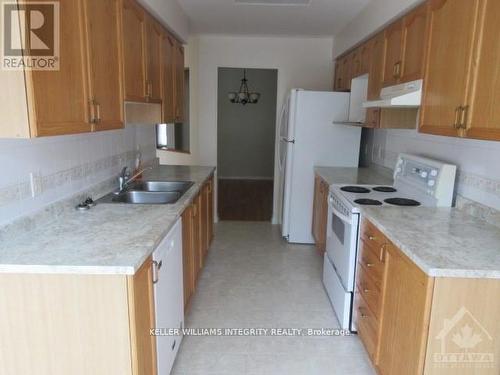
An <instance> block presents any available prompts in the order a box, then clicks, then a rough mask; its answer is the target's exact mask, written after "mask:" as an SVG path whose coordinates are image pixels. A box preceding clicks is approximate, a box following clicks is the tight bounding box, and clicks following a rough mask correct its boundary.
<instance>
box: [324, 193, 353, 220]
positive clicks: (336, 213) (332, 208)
mask: <svg viewBox="0 0 500 375" xmlns="http://www.w3.org/2000/svg"><path fill="white" fill-rule="evenodd" d="M328 203H329V204H328V205H329V206H330V209H331V210H332V213H333V214H334V215H335V216H337V217H338V218H339V219H340V220H342V221H343V222H344V223H347V224H352V219H350V218H349V217H348V216H346V215H344V214H342V213H341V212H340V211H338V210H337V209H336V208H335V206H334V205H333V199H332V197H328Z"/></svg>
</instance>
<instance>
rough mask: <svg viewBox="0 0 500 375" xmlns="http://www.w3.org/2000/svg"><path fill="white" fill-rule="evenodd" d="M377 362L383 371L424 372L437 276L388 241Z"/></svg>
mask: <svg viewBox="0 0 500 375" xmlns="http://www.w3.org/2000/svg"><path fill="white" fill-rule="evenodd" d="M385 264H386V275H385V277H386V279H385V284H384V291H385V293H384V300H383V304H382V313H381V317H382V319H381V325H380V343H379V345H380V348H379V355H378V361H377V366H378V368H379V370H380V372H381V373H382V374H398V375H406V374H408V375H410V374H415V375H416V374H422V371H423V367H424V361H425V355H424V353H425V347H426V342H427V333H428V326H429V315H430V302H431V298H432V287H433V279H431V278H429V277H428V276H427V275H425V274H424V273H423V272H422V271H421V270H420V269H419V268H417V267H416V266H415V264H413V263H412V262H411V261H410V260H409V259H407V258H406V257H405V256H404V255H403V254H402V253H401V252H400V251H399V250H398V249H396V248H395V247H393V246H392V245H390V244H389V245H387V251H386V253H385Z"/></svg>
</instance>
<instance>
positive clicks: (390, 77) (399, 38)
mask: <svg viewBox="0 0 500 375" xmlns="http://www.w3.org/2000/svg"><path fill="white" fill-rule="evenodd" d="M402 45H403V20H398V21H396V22H395V23H393V24H392V25H390V26H389V27H387V28H386V29H385V47H384V78H383V86H384V87H385V86H392V85H395V84H397V83H398V81H399V77H400V72H401V65H402V61H401V49H402Z"/></svg>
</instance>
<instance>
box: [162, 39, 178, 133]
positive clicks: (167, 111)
mask: <svg viewBox="0 0 500 375" xmlns="http://www.w3.org/2000/svg"><path fill="white" fill-rule="evenodd" d="M175 58H176V56H175V43H174V39H173V38H172V37H171V36H170V35H168V34H166V33H165V34H164V35H163V44H162V87H163V92H162V106H163V108H162V109H163V122H165V123H167V124H168V123H173V122H175V109H174V107H175V91H174V74H175Z"/></svg>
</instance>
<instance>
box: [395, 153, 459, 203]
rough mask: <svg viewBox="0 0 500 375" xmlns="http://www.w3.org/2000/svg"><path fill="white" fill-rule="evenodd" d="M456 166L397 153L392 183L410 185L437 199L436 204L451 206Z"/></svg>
mask: <svg viewBox="0 0 500 375" xmlns="http://www.w3.org/2000/svg"><path fill="white" fill-rule="evenodd" d="M455 174H456V166H455V165H451V164H446V163H443V162H440V161H437V160H432V159H427V158H424V157H420V156H415V155H408V154H401V155H399V158H398V161H397V164H396V168H395V171H394V184H395V186H396V187H398V185H405V186H411V187H412V188H413V189H416V190H417V191H420V192H421V193H422V194H426V195H429V196H431V197H433V198H435V199H436V200H437V206H445V207H449V206H451V203H452V199H453V191H454V186H455Z"/></svg>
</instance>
